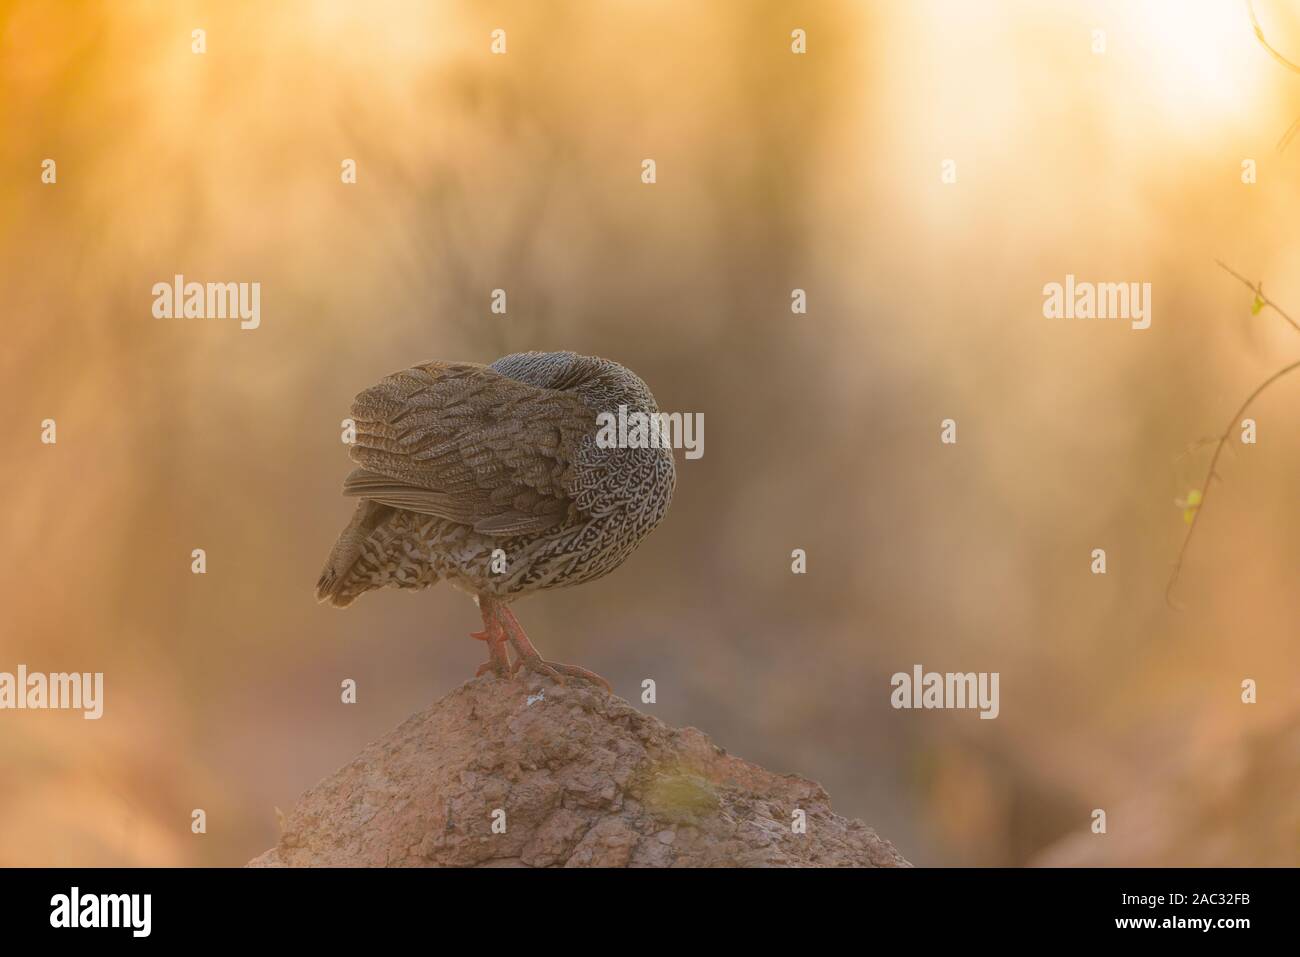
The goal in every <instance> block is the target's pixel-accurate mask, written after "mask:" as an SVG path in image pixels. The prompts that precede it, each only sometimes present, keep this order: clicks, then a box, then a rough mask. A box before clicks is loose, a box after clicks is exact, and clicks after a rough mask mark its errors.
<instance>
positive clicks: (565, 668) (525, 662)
mask: <svg viewBox="0 0 1300 957" xmlns="http://www.w3.org/2000/svg"><path fill="white" fill-rule="evenodd" d="M520 670H527V671H531V672H533V673H535V674H539V675H546V676H547V677H548V678H554V679H555V680H556V681H558V682H560V684H564V679H565V677H566V676H567V677H570V678H581V679H583V680H584V681H590V682H592V683H593V684H598V685H600V686H602V687H603V688H604V689H605V690H606V691H608V692H609V693H610V694H613V693H614V689H613V687H611V686H610V683H609V682H608V681H606V680H605V679H604V678H602V677H601V676H600V675H598V674H596V672H594V671H588V670H587V669H586V668H580V667H578V666H577V665H566V664H564V663H562V662H559V661H547V660H546V659H545V658H543V657H542V656H541V655H533V656H531V657H529V656H521V657H520V658H519V659H518V660H516V661H515V663H514V665H513V666H512V668H511V673H512V674H513V673H514V672H517V671H520Z"/></svg>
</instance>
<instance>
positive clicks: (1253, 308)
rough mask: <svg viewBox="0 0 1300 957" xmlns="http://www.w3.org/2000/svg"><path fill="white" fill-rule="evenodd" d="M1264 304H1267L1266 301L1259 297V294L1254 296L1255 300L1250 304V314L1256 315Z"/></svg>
mask: <svg viewBox="0 0 1300 957" xmlns="http://www.w3.org/2000/svg"><path fill="white" fill-rule="evenodd" d="M1266 305H1268V303H1266V302H1264V300H1263V299H1261V298H1259V296H1256V297H1255V301H1254V302H1252V303H1251V304H1250V314H1251V315H1252V316H1258V315H1259V313H1260V310H1261V309H1263V308H1264V307H1265V306H1266Z"/></svg>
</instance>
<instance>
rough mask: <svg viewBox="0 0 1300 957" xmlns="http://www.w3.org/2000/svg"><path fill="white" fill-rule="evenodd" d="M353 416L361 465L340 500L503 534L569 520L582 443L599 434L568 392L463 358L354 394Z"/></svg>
mask: <svg viewBox="0 0 1300 957" xmlns="http://www.w3.org/2000/svg"><path fill="white" fill-rule="evenodd" d="M352 418H353V420H354V421H355V422H356V433H357V438H356V443H355V444H354V445H353V446H352V449H351V455H352V460H353V461H354V462H356V463H357V464H358V465H359V466H361V468H359V469H356V470H354V471H353V472H352V474H351V475H349V476H348V477H347V480H346V481H345V483H344V486H343V494H345V495H354V496H358V497H362V498H368V499H371V500H372V501H376V502H380V503H382V504H384V505H393V506H396V507H398V508H404V509H408V510H410V511H412V512H422V513H424V514H426V515H436V516H438V517H439V518H445V519H450V520H451V521H454V522H460V523H461V524H464V525H471V526H473V527H474V528H475V529H476V530H477V531H480V532H484V533H486V534H490V535H501V536H507V535H516V534H530V533H536V532H541V531H544V530H546V529H548V528H551V527H553V526H555V525H558V524H559V523H561V522H562V521H564V520H565V518H566V517H567V516H568V515H569V512H570V510H571V509H572V508H574V507H575V506H574V503H573V499H572V498H571V497H570V495H569V489H571V488H572V487H573V485H574V482H573V468H574V461H575V459H576V457H577V454H578V445H579V443H580V442H581V441H582V439H583V437H584V436H585V435H588V434H590V433H591V432H592V431H594V430H595V428H596V416H595V413H593V412H591V411H590V410H589V409H588V408H587V407H586V406H585V405H584V404H583V403H582V401H581V400H580V399H579V398H577V397H576V396H574V395H572V394H570V393H567V392H560V391H556V390H554V389H542V388H538V387H537V386H532V385H527V384H526V383H523V382H517V381H515V380H514V379H510V378H507V377H506V376H503V375H501V374H500V373H498V372H495V371H493V370H492V369H489V368H488V367H486V366H480V365H475V364H473V363H461V362H428V363H425V364H424V365H419V366H416V367H415V368H413V369H408V370H406V371H405V372H398V373H395V374H394V375H390V376H388V377H387V378H386V379H384V380H383V381H381V382H380V383H378V384H377V385H374V386H371V387H370V388H369V389H366V390H365V391H364V392H362V393H361V394H360V395H358V396H357V398H356V400H355V401H354V402H353V404H352Z"/></svg>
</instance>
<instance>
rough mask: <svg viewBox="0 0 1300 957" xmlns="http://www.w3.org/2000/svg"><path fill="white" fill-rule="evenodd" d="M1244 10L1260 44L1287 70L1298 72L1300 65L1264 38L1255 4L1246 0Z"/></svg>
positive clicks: (1299, 71)
mask: <svg viewBox="0 0 1300 957" xmlns="http://www.w3.org/2000/svg"><path fill="white" fill-rule="evenodd" d="M1246 12H1247V13H1249V14H1250V25H1251V26H1252V27H1254V28H1255V39H1257V40H1259V42H1260V45H1261V46H1263V47H1264V49H1265V50H1267V51H1268V52H1269V54H1270V55H1271V56H1272V57H1273V59H1274V60H1276V61H1277V62H1278V63H1281V64H1282V65H1283V66H1284V67H1286V68H1287V69H1288V70H1293V71H1294V72H1296V73H1300V66H1296V65H1295V64H1294V63H1292V62H1291V61H1290V60H1288V59H1287V58H1286V57H1284V56H1283V55H1282V54H1281V53H1279V52H1278V51H1277V50H1275V49H1274V48H1273V45H1272V44H1270V43H1269V42H1268V41H1267V40H1266V39H1264V28H1263V27H1261V26H1260V25H1259V18H1258V17H1256V16H1255V4H1254V3H1252V2H1251V0H1246Z"/></svg>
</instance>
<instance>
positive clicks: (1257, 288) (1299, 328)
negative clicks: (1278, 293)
mask: <svg viewBox="0 0 1300 957" xmlns="http://www.w3.org/2000/svg"><path fill="white" fill-rule="evenodd" d="M1215 262H1216V263H1218V264H1219V266H1220V267H1222V269H1223V270H1224V271H1225V272H1226V273H1228V275H1230V276H1233V277H1234V278H1236V279H1237V280H1238V281H1240V282H1241V284H1242V285H1244V286H1245V287H1246V288H1247V289H1249V290H1250V291H1251V292H1253V293H1254V294H1255V295H1257V296H1259V301H1260V302H1262V303H1263V304H1264V305H1266V306H1268V307H1269V308H1270V309H1272V310H1273V311H1274V312H1276V313H1277V314H1278V315H1279V316H1281V317H1282V318H1283V319H1285V320H1286V321H1287V322H1289V323H1291V328H1293V329H1295V331H1296V332H1300V323H1298V322H1296V321H1295V320H1294V319H1292V318H1291V317H1290V316H1288V315H1287V314H1286V313H1285V312H1284V311H1283V310H1282V307H1281V306H1279V305H1278V304H1277V303H1275V302H1274V301H1273V300H1272V299H1270V298H1268V296H1266V295H1264V282H1263V280H1260V281H1259V282H1251V281H1250V280H1249V279H1247V278H1246V277H1245V276H1243V275H1242V274H1241V273H1239V272H1237V270H1235V269H1233V268H1232V267H1231V266H1229V265H1228V264H1227V263H1225V262H1224V261H1223V260H1222V259H1216V260H1215Z"/></svg>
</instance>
